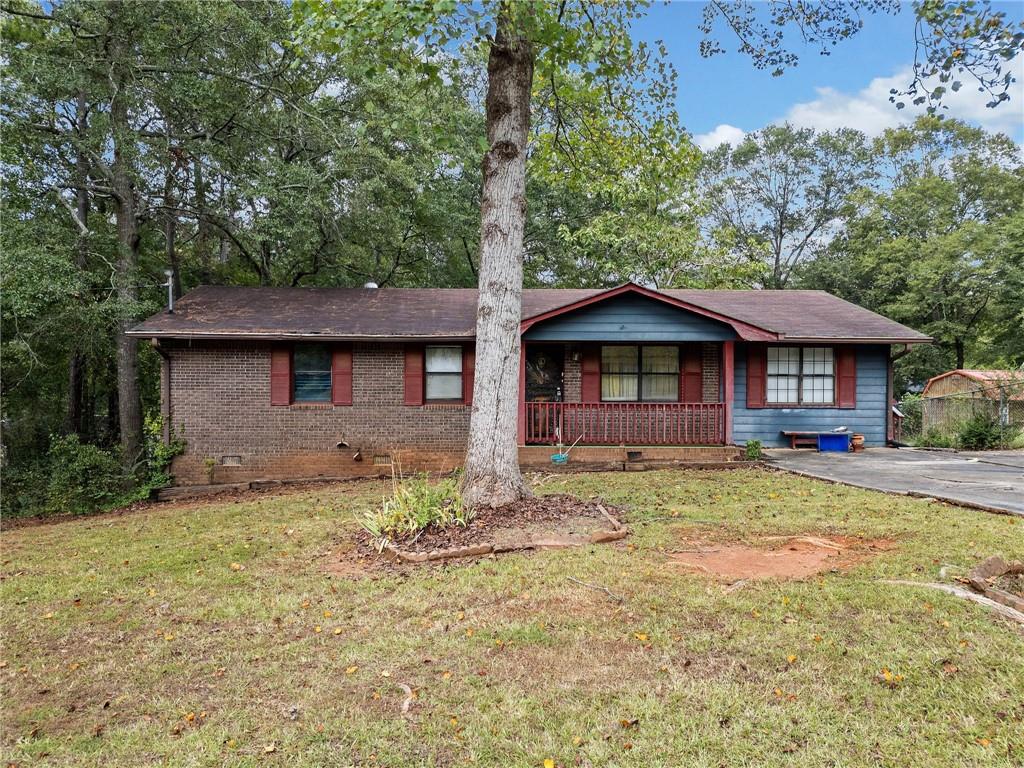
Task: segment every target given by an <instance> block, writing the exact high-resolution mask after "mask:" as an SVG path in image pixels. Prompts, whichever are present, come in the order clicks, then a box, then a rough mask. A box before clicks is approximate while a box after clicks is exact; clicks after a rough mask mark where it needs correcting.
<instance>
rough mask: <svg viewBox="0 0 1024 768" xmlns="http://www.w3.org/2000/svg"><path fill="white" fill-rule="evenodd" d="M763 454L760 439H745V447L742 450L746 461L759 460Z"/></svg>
mask: <svg viewBox="0 0 1024 768" xmlns="http://www.w3.org/2000/svg"><path fill="white" fill-rule="evenodd" d="M763 455H764V451H763V450H762V449H761V441H760V440H747V447H746V450H745V451H744V456H745V458H746V459H747V461H760V460H761V457H762V456H763Z"/></svg>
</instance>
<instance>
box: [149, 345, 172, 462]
mask: <svg viewBox="0 0 1024 768" xmlns="http://www.w3.org/2000/svg"><path fill="white" fill-rule="evenodd" d="M149 345H150V346H151V347H152V348H153V349H155V350H156V353H157V354H158V355H160V357H161V358H162V360H161V361H160V422H161V426H160V430H161V435H160V437H161V439H162V440H163V441H164V445H170V444H171V356H170V355H169V354H168V353H167V350H166V349H164V348H163V347H161V346H160V339H157V338H152V339H150V340H149Z"/></svg>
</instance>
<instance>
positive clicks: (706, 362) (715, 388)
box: [701, 341, 722, 403]
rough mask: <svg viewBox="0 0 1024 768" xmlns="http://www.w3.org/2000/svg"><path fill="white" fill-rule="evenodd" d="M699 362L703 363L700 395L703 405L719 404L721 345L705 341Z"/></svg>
mask: <svg viewBox="0 0 1024 768" xmlns="http://www.w3.org/2000/svg"><path fill="white" fill-rule="evenodd" d="M701 360H702V363H703V366H704V367H703V370H702V374H703V380H702V382H701V383H702V385H703V387H702V389H703V391H702V394H703V396H704V402H705V403H719V402H721V401H722V396H721V383H720V382H721V376H720V374H719V370H720V368H721V363H722V345H721V344H718V343H716V342H710V341H706V342H704V343H702V344H701Z"/></svg>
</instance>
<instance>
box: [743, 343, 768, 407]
mask: <svg viewBox="0 0 1024 768" xmlns="http://www.w3.org/2000/svg"><path fill="white" fill-rule="evenodd" d="M765 357H766V351H765V346H764V344H748V345H747V408H764V399H765V378H766V376H765V368H766V366H767V362H766V359H765Z"/></svg>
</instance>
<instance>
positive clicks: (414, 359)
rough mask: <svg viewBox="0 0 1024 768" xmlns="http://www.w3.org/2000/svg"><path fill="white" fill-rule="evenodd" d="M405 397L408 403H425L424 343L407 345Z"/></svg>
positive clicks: (405, 401)
mask: <svg viewBox="0 0 1024 768" xmlns="http://www.w3.org/2000/svg"><path fill="white" fill-rule="evenodd" d="M404 383H405V397H404V400H403V402H404V403H405V404H406V405H423V345H422V344H406V345H405V375H404Z"/></svg>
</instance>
